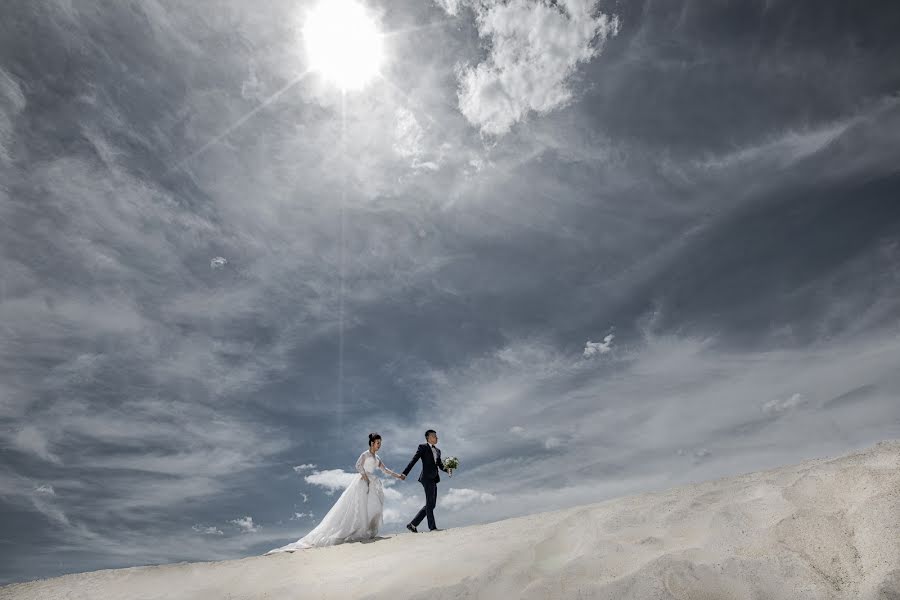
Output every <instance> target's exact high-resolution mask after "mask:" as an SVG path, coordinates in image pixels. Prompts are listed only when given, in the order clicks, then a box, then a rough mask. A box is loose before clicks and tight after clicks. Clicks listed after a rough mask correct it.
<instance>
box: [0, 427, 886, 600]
mask: <svg viewBox="0 0 900 600" xmlns="http://www.w3.org/2000/svg"><path fill="white" fill-rule="evenodd" d="M0 598H2V599H8V598H15V599H21V600H24V599H30V598H34V599H35V600H37V599H40V600H48V599H56V598H66V599H81V598H84V599H90V600H120V599H138V598H139V599H151V598H153V599H163V598H165V599H169V600H172V599H180V598H204V599H206V598H209V599H215V600H221V599H243V598H259V599H262V598H267V599H272V600H274V599H279V598H285V599H287V598H291V599H294V598H338V599H340V600H350V599H357V598H372V599H395V598H421V599H425V598H428V599H439V598H489V599H493V598H498V599H499V598H503V599H505V598H534V599H538V598H609V599H615V600H621V599H623V598H640V599H645V598H646V599H653V598H660V599H661V598H667V599H671V598H678V599H686V600H687V599H691V600H702V599H710V600H712V599H716V600H732V599H739V598H747V599H750V598H756V599H777V598H785V599H791V600H801V599H804V598H809V599H812V598H815V599H816V600H822V599H828V598H848V599H850V598H852V599H860V600H875V599H878V600H900V441H894V442H883V443H881V444H878V445H877V446H875V447H874V448H872V449H870V450H868V451H865V452H862V453H858V454H853V455H850V456H846V457H843V458H838V459H833V460H817V461H809V462H806V463H803V464H800V465H797V466H790V467H783V468H779V469H775V470H772V471H765V472H760V473H753V474H749V475H744V476H741V477H735V478H731V479H722V480H718V481H713V482H708V483H703V484H699V485H691V486H685V487H681V488H677V489H673V490H670V491H666V492H661V493H653V494H643V495H639V496H634V497H629V498H621V499H617V500H611V501H607V502H603V503H600V504H593V505H589V506H582V507H578V508H573V509H568V510H563V511H557V512H552V513H543V514H536V515H531V516H528V517H521V518H515V519H509V520H506V521H500V522H497V523H492V524H489V525H479V526H473V527H465V528H460V529H452V530H448V531H443V532H436V533H420V534H418V535H413V534H403V535H398V536H393V537H391V538H389V539H385V540H380V541H375V542H371V543H362V544H360V543H357V544H345V545H343V546H336V547H331V548H321V549H316V550H307V551H301V552H297V553H294V554H281V555H275V556H266V557H262V556H260V557H253V558H246V559H243V560H232V561H224V562H214V563H196V564H187V563H183V564H176V565H164V566H158V567H138V568H132V569H118V570H108V571H97V572H94V573H83V574H79V575H68V576H65V577H58V578H54V579H47V580H43V581H36V582H30V583H25V584H17V585H12V586H7V587H4V588H0Z"/></svg>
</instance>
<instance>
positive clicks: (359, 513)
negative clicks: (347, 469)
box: [266, 450, 387, 554]
mask: <svg viewBox="0 0 900 600" xmlns="http://www.w3.org/2000/svg"><path fill="white" fill-rule="evenodd" d="M376 469H381V470H382V471H384V472H385V473H386V472H387V468H386V467H385V466H384V463H383V462H381V458H380V457H379V456H378V455H377V454H372V453H371V452H369V451H368V450H366V451H365V452H363V453H362V454H360V456H359V459H358V460H357V461H356V470H357V471H358V472H359V473H360V475H362V474H363V473H365V475H366V477H368V478H369V482H368V483H366V480H365V479H363V478H362V477H357V478H355V479H354V480H353V483H351V484H350V485H348V486H347V489H345V490H344V491H343V493H342V494H341V497H340V498H338V499H337V502H335V503H334V506H332V507H331V510H329V511H328V514H327V515H325V518H324V519H322V522H321V523H319V524H318V525H316V527H315V529H313V530H312V531H310V532H309V533H307V534H306V535H305V536H303V537H302V538H300V539H299V540H297V541H296V542H293V543H292V544H288V545H286V546H282V547H281V548H275V549H274V550H269V551H268V552H266V554H274V553H276V552H293V551H294V550H302V549H305V548H317V547H319V546H334V545H336V544H343V543H344V542H356V541H360V540H366V539H371V538H374V537H375V536H376V535H378V530H379V529H380V528H381V526H382V525H383V524H384V518H383V512H384V484H383V483H382V481H381V478H380V477H378V476H377V475H376V474H375V470H376Z"/></svg>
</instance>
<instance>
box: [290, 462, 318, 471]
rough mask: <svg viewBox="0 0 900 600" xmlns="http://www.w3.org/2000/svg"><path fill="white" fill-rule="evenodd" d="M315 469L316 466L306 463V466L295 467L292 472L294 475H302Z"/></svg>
mask: <svg viewBox="0 0 900 600" xmlns="http://www.w3.org/2000/svg"><path fill="white" fill-rule="evenodd" d="M315 468H316V465H314V464H312V463H307V464H303V465H297V466H296V467H294V472H295V473H303V472H305V471H312V470H313V469H315Z"/></svg>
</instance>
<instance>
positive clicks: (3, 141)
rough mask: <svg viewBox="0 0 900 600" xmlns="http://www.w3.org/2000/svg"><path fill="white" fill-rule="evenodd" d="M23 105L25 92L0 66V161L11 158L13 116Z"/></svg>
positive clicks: (18, 112)
mask: <svg viewBox="0 0 900 600" xmlns="http://www.w3.org/2000/svg"><path fill="white" fill-rule="evenodd" d="M25 105H26V100H25V94H24V93H23V92H22V87H21V86H20V85H19V82H18V81H16V79H15V78H14V77H13V76H12V75H10V74H9V73H7V72H6V71H5V70H4V69H3V68H2V67H0V163H2V162H5V161H8V160H10V158H11V157H10V148H11V146H12V142H13V134H14V122H15V118H16V117H17V116H18V115H19V114H20V113H21V112H22V111H23V110H24V109H25Z"/></svg>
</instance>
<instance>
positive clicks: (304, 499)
mask: <svg viewBox="0 0 900 600" xmlns="http://www.w3.org/2000/svg"><path fill="white" fill-rule="evenodd" d="M300 496H301V497H302V498H303V503H304V504H306V503H307V502H309V496H307V495H306V494H304V493H303V492H300Z"/></svg>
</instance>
